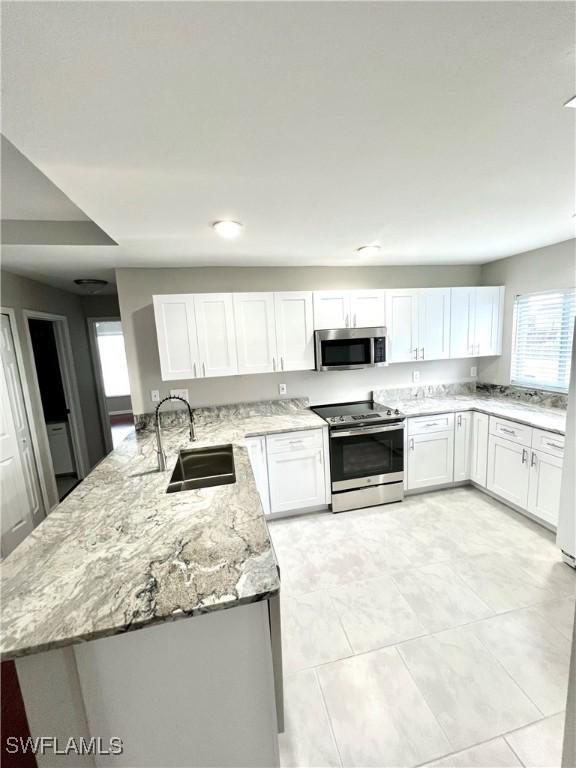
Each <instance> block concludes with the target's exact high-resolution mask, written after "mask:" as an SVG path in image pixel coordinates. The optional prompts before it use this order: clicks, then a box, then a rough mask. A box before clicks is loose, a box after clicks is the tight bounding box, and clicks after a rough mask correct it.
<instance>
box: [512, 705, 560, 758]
mask: <svg viewBox="0 0 576 768" xmlns="http://www.w3.org/2000/svg"><path fill="white" fill-rule="evenodd" d="M564 719H565V713H564V712H561V713H559V714H557V715H554V716H553V717H547V718H546V720H541V721H540V722H539V723H534V724H533V725H529V726H527V727H526V728H521V729H520V730H519V731H514V733H509V734H508V735H507V736H506V741H507V742H508V743H509V744H510V746H511V747H512V749H513V750H514V752H516V754H517V755H518V757H519V758H520V760H522V762H523V763H524V765H525V766H526V768H560V765H561V763H562V740H563V737H564Z"/></svg>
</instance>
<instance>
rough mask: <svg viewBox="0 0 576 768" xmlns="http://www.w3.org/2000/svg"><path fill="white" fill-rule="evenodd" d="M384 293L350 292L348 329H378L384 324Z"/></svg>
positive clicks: (377, 291) (376, 291)
mask: <svg viewBox="0 0 576 768" xmlns="http://www.w3.org/2000/svg"><path fill="white" fill-rule="evenodd" d="M384 297H385V291H379V290H375V291H350V327H351V328H379V327H381V326H383V325H385V324H386V312H385V298H384Z"/></svg>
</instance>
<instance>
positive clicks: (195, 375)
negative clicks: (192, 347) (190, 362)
mask: <svg viewBox="0 0 576 768" xmlns="http://www.w3.org/2000/svg"><path fill="white" fill-rule="evenodd" d="M196 377H197V374H196V363H194V378H196Z"/></svg>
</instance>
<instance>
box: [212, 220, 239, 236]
mask: <svg viewBox="0 0 576 768" xmlns="http://www.w3.org/2000/svg"><path fill="white" fill-rule="evenodd" d="M212 226H213V227H214V229H215V230H216V232H217V233H218V234H219V235H220V237H225V238H226V239H227V240H232V239H233V238H235V237H238V235H239V234H240V232H242V224H241V223H240V222H239V221H215V222H214V224H212Z"/></svg>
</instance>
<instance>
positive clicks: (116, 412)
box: [108, 408, 132, 416]
mask: <svg viewBox="0 0 576 768" xmlns="http://www.w3.org/2000/svg"><path fill="white" fill-rule="evenodd" d="M128 414H132V410H131V409H130V408H129V409H128V410H127V411H108V416H127V415H128Z"/></svg>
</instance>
